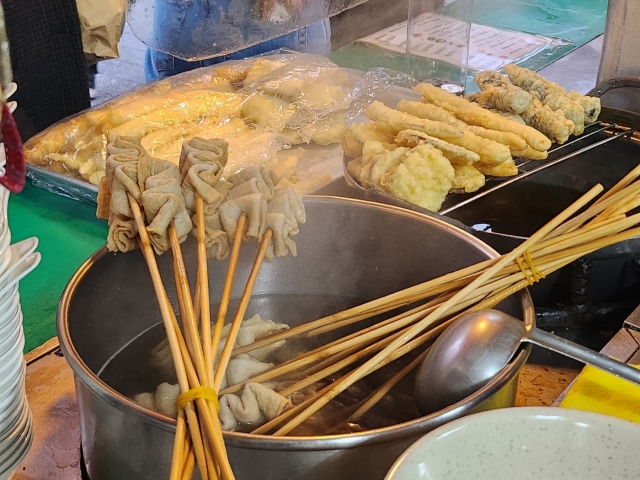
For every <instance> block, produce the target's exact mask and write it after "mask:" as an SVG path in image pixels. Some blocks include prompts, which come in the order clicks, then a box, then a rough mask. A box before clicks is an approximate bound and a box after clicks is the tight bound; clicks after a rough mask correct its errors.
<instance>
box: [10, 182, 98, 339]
mask: <svg viewBox="0 0 640 480" xmlns="http://www.w3.org/2000/svg"><path fill="white" fill-rule="evenodd" d="M9 228H10V229H11V243H16V242H18V241H20V240H23V239H25V238H29V237H38V239H39V241H40V243H39V245H38V249H37V250H38V251H39V252H40V253H41V254H42V261H41V262H40V265H38V267H37V268H36V269H35V270H34V271H32V272H31V273H30V274H29V275H28V276H27V277H25V278H24V279H23V280H22V281H21V282H20V304H21V306H22V312H23V316H24V331H25V338H26V342H25V348H24V349H25V352H28V351H31V350H33V349H34V348H36V347H38V346H39V345H41V344H43V343H44V342H46V341H47V340H49V339H50V338H52V337H54V336H55V335H56V312H57V310H58V302H59V301H60V296H61V295H62V292H63V291H64V288H65V286H66V285H67V282H68V281H69V279H70V278H71V276H72V275H73V274H74V272H75V271H76V270H77V269H78V267H79V266H80V265H82V263H83V262H84V261H85V260H86V259H87V258H88V257H89V256H90V255H91V254H92V253H93V252H95V251H96V250H98V249H99V248H100V247H101V246H102V245H104V244H105V241H106V238H107V230H108V229H107V223H106V221H104V220H98V219H97V218H96V217H95V206H93V205H89V204H86V203H81V202H78V201H75V200H71V199H69V198H66V197H62V196H59V195H55V194H53V193H49V192H47V191H45V190H42V189H40V188H36V187H34V186H32V185H31V184H30V183H29V184H28V185H27V186H26V187H25V189H24V190H23V191H22V193H20V194H18V195H11V197H10V200H9Z"/></svg>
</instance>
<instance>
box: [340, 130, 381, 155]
mask: <svg viewBox="0 0 640 480" xmlns="http://www.w3.org/2000/svg"><path fill="white" fill-rule="evenodd" d="M367 140H377V141H379V142H385V143H391V142H393V135H391V134H389V133H387V132H384V131H382V130H380V129H379V128H378V127H377V126H376V124H375V123H356V124H353V125H351V126H349V127H347V128H346V129H345V131H344V133H343V134H342V138H341V139H340V142H341V143H342V150H343V151H344V154H345V155H346V156H347V157H349V158H357V157H360V156H362V148H363V147H364V144H365V142H366V141H367Z"/></svg>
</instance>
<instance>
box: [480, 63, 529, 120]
mask: <svg viewBox="0 0 640 480" xmlns="http://www.w3.org/2000/svg"><path fill="white" fill-rule="evenodd" d="M475 81H476V83H477V84H478V86H479V87H480V89H481V90H482V93H481V94H480V101H481V102H483V103H485V102H486V103H490V104H491V105H494V106H495V107H496V108H497V109H498V110H504V111H506V112H511V113H515V114H520V113H522V112H524V111H525V109H527V107H529V105H531V95H530V94H529V92H527V91H525V90H523V89H522V88H520V87H516V86H515V85H512V84H511V83H510V82H509V81H508V79H507V77H505V76H504V75H501V74H500V73H498V72H491V71H486V72H480V73H479V74H478V75H476V78H475Z"/></svg>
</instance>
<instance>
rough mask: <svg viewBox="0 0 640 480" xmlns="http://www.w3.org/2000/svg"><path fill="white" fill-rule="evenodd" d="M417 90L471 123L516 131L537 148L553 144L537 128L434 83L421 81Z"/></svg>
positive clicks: (542, 148) (429, 99) (494, 128)
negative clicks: (500, 113)
mask: <svg viewBox="0 0 640 480" xmlns="http://www.w3.org/2000/svg"><path fill="white" fill-rule="evenodd" d="M415 90H417V91H418V92H420V93H421V94H422V96H423V97H424V98H425V99H426V100H427V101H429V102H431V103H435V104H436V105H438V106H440V107H443V108H446V109H447V110H449V112H451V113H453V114H454V115H455V116H456V117H458V118H459V119H460V120H463V121H465V122H467V123H469V124H471V125H477V126H480V127H484V128H488V129H491V130H499V131H501V132H511V133H515V134H516V135H519V136H520V137H522V138H524V140H525V141H526V142H527V143H528V144H529V145H530V146H531V147H533V148H534V149H536V150H540V151H544V150H548V149H549V147H550V146H551V140H549V139H548V138H547V137H545V136H544V135H543V134H542V133H540V132H538V131H537V130H536V129H535V128H532V127H529V126H527V125H521V124H519V123H516V122H513V121H511V120H508V119H506V118H504V117H502V116H501V115H498V114H496V113H493V112H489V111H488V110H486V109H484V108H482V107H480V106H479V105H476V104H474V103H471V102H470V101H468V100H466V99H464V98H460V97H457V96H456V95H454V94H452V93H449V92H445V91H444V90H442V89H440V88H437V87H435V86H433V85H430V84H428V83H421V84H420V85H418V86H417V87H415Z"/></svg>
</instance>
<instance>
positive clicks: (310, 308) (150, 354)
mask: <svg viewBox="0 0 640 480" xmlns="http://www.w3.org/2000/svg"><path fill="white" fill-rule="evenodd" d="M363 302H364V300H363V299H356V298H349V297H341V296H335V295H311V294H307V295H304V294H291V295H287V294H267V295H256V296H254V297H253V298H252V301H251V305H250V306H249V309H248V315H247V318H251V316H252V315H253V314H257V313H259V314H260V315H261V317H262V318H264V319H272V320H273V321H274V322H277V323H278V324H281V323H285V324H287V325H289V326H291V327H293V326H296V325H299V324H302V323H305V322H307V321H309V320H314V319H317V318H320V317H322V316H325V315H328V314H331V313H333V312H339V311H342V310H344V309H346V308H349V307H352V306H355V305H358V304H361V303H363ZM211 311H212V312H213V313H212V316H213V315H214V314H215V313H216V312H217V311H218V305H212V306H211ZM234 311H235V305H234V304H233V303H232V305H231V306H230V309H229V312H230V313H229V315H228V318H227V320H228V321H229V320H230V318H231V317H232V313H233V312H234ZM389 316H390V315H387V317H389ZM387 317H376V318H375V319H374V320H369V321H367V322H363V323H362V324H360V323H359V324H356V325H354V326H350V327H344V328H341V329H338V330H336V331H334V332H331V334H324V335H318V336H315V337H309V338H304V337H303V336H302V337H294V338H293V339H290V340H287V341H286V343H285V345H284V346H283V347H282V348H279V349H277V350H274V351H272V352H269V353H268V354H267V355H266V356H265V357H263V358H261V361H263V362H268V363H272V364H274V365H276V366H277V365H279V364H281V363H283V362H285V361H287V360H290V359H292V358H294V357H296V356H298V355H300V354H303V353H305V352H308V351H310V350H313V349H314V348H317V347H319V346H322V345H325V344H327V343H329V342H331V341H333V340H335V339H337V338H339V337H343V336H345V335H348V334H350V333H353V332H355V331H357V330H359V329H362V328H365V327H367V326H370V325H372V324H373V323H375V322H377V321H380V320H382V319H383V318H387ZM165 339H166V334H165V330H164V326H163V324H162V322H159V323H157V324H156V325H154V326H153V327H151V328H149V329H147V330H146V331H144V332H142V333H141V334H140V335H138V336H137V337H135V338H133V339H132V340H131V341H130V342H129V343H127V345H126V346H125V347H124V348H122V349H120V351H119V352H118V353H116V354H115V355H114V356H112V357H111V358H110V359H109V360H108V361H107V362H106V363H105V365H104V366H103V367H102V368H101V369H100V371H99V376H100V378H101V379H102V380H103V381H104V382H105V383H107V384H108V385H109V386H111V387H112V388H114V389H115V390H117V391H118V392H120V393H121V394H123V395H125V396H127V397H129V398H131V399H134V398H137V396H138V395H139V394H144V393H145V392H154V391H155V390H156V388H157V387H158V385H160V384H162V383H164V382H167V383H168V384H171V385H173V384H176V383H177V379H176V375H175V372H174V371H173V368H172V366H171V361H170V358H168V360H169V361H168V363H167V362H158V351H161V350H162V349H161V348H160V349H159V348H158V346H159V345H160V346H162V345H163V342H165V341H166V340H165ZM419 353H420V352H412V353H411V354H407V355H405V356H404V357H402V358H400V359H398V360H395V361H394V362H391V363H390V364H389V365H387V366H385V367H383V368H381V369H380V370H378V371H376V372H374V373H373V374H371V375H369V376H367V377H365V378H364V379H362V380H361V381H359V382H357V383H356V384H355V385H353V386H351V387H349V388H348V389H347V390H346V391H345V392H343V393H342V394H340V395H339V396H337V397H336V398H335V399H334V400H332V401H331V402H330V403H329V404H328V405H326V406H325V407H324V408H322V409H321V410H320V411H319V412H317V413H316V414H314V415H313V416H312V417H311V418H309V419H308V420H307V421H306V422H304V423H303V424H302V425H300V426H299V427H297V428H296V429H295V430H294V431H292V432H291V435H293V436H318V435H332V434H343V433H352V432H360V431H364V430H370V429H375V428H381V427H386V426H390V425H396V424H399V423H403V422H406V421H409V420H412V419H415V418H418V417H419V416H420V414H419V412H418V409H417V405H416V402H415V400H414V398H413V382H414V374H410V375H408V376H407V377H405V378H404V379H403V380H402V381H401V382H400V383H398V384H397V385H396V386H394V388H393V389H392V390H391V391H390V392H389V393H388V394H387V395H385V397H384V398H383V399H382V400H381V401H379V402H378V403H377V404H376V405H375V406H374V407H373V408H372V409H371V410H369V411H368V412H367V413H365V414H364V416H362V418H359V419H358V420H357V421H350V420H349V417H350V416H351V415H352V414H353V413H354V412H355V411H356V410H357V409H358V408H359V407H360V406H361V405H362V404H363V402H364V401H365V400H366V399H367V398H368V397H369V396H370V395H371V394H373V393H374V392H375V391H376V390H377V389H378V388H379V387H380V386H382V385H383V384H384V383H385V382H386V381H388V380H389V379H390V378H391V377H392V376H393V375H394V374H395V373H397V372H398V371H399V370H401V369H402V368H403V367H404V366H405V365H407V364H408V363H409V362H410V361H411V360H413V359H414V358H415V357H416V356H417V355H418V354H419ZM368 358H370V356H369V357H366V358H365V360H366V359H368ZM361 363H362V361H360V362H358V363H355V364H352V365H351V366H349V367H347V368H346V369H345V370H341V371H338V372H336V373H334V374H332V375H330V376H328V377H326V378H324V379H322V380H319V381H318V382H315V383H314V384H312V385H309V386H308V387H306V388H304V389H301V390H299V391H296V392H294V393H292V394H290V395H288V396H287V397H288V398H289V399H290V401H291V403H292V404H293V405H294V406H295V405H298V404H300V403H301V402H302V401H304V400H305V399H307V398H309V397H310V396H312V395H314V394H315V393H316V392H318V391H319V390H321V389H323V388H324V387H326V386H327V385H329V384H330V383H332V382H333V381H335V380H337V379H339V378H340V377H342V376H344V375H345V373H347V372H348V371H350V370H352V369H353V368H355V367H357V366H358V365H360V364H361ZM167 365H169V367H170V368H167ZM311 366H313V365H311ZM304 370H305V368H303V369H301V370H299V371H297V372H294V373H293V374H290V375H286V376H283V377H280V378H277V379H276V381H274V382H271V383H269V386H270V388H274V389H275V390H276V391H283V389H286V388H287V387H289V386H291V385H293V384H295V383H296V382H297V381H299V380H300V379H301V375H304V373H302V372H304ZM265 384H267V383H266V382H265ZM240 393H241V392H238V393H237V395H240ZM262 423H264V422H262ZM259 426H260V425H259V424H242V423H240V424H239V425H238V426H237V428H236V429H235V430H236V431H243V432H251V431H252V430H254V429H255V428H257V427H259Z"/></svg>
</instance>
